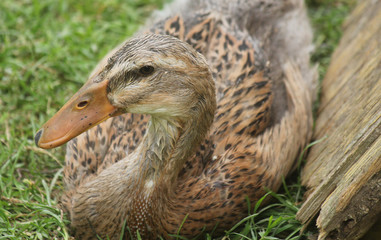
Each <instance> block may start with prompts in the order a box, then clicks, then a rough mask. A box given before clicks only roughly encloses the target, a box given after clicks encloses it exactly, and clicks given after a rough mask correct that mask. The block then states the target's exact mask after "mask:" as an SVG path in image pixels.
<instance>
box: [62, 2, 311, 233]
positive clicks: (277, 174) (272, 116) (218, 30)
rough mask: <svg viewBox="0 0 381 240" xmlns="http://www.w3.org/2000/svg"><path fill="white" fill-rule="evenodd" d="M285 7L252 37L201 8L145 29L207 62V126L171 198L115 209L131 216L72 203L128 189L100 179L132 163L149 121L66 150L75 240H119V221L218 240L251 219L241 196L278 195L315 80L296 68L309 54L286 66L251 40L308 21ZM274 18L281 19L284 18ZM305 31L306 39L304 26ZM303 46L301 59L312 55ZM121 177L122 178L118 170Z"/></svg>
mask: <svg viewBox="0 0 381 240" xmlns="http://www.w3.org/2000/svg"><path fill="white" fill-rule="evenodd" d="M211 2H212V1H211ZM239 2H241V1H239ZM253 2H256V1H253ZM258 2H266V1H258ZM269 2H270V1H269ZM285 2H287V4H286V3H285V4H284V5H287V8H286V7H284V8H280V7H279V8H276V9H277V11H279V12H278V15H274V18H276V21H275V20H274V21H273V23H270V22H268V24H267V25H266V26H265V27H263V28H260V27H259V28H258V29H257V30H253V29H249V28H247V29H242V26H241V25H240V24H238V23H237V22H236V20H237V19H235V18H234V16H235V15H234V14H231V15H224V14H221V13H220V12H218V11H216V9H213V8H212V9H210V7H207V6H206V7H205V9H204V10H202V11H196V12H191V13H189V12H188V13H187V14H184V12H182V13H183V14H181V10H180V14H177V15H174V16H173V17H169V18H164V20H159V21H156V23H155V25H154V26H153V27H152V26H151V27H150V29H149V32H154V33H158V34H168V35H172V36H175V37H177V38H179V39H180V40H182V41H185V42H187V43H189V44H190V45H191V46H192V47H193V48H194V49H196V50H197V51H198V52H200V53H202V54H203V55H204V56H205V57H206V59H207V62H208V63H209V66H210V68H211V71H212V74H213V78H214V80H215V87H216V99H217V109H216V113H215V115H214V121H213V124H212V126H211V128H210V130H209V132H208V133H207V135H206V136H205V139H204V140H203V141H202V142H201V144H200V145H199V146H196V149H195V151H194V153H193V154H192V155H191V156H190V157H189V158H187V159H186V161H185V164H184V165H183V166H182V167H181V170H180V171H179V174H178V177H177V180H176V182H175V184H174V191H172V192H171V191H168V189H166V188H163V191H164V192H165V193H167V194H166V195H165V194H164V196H163V194H156V193H153V194H152V195H151V196H150V197H149V198H147V197H144V196H145V195H144V194H142V193H136V194H135V197H133V199H119V201H124V202H127V203H126V205H129V204H130V205H132V206H131V207H130V208H129V209H126V208H124V209H123V208H120V207H119V206H118V205H115V204H116V202H115V201H113V200H112V199H102V200H103V203H102V204H104V205H105V206H106V207H108V209H109V211H108V213H109V215H100V216H96V213H95V212H96V210H95V209H94V211H93V215H91V216H86V215H83V213H82V212H86V211H85V209H87V208H89V206H90V205H89V206H87V205H86V204H83V205H81V206H77V205H76V206H75V204H76V201H77V200H78V199H79V198H82V197H87V198H89V199H90V198H93V197H94V198H96V197H97V196H93V195H91V194H90V192H89V191H90V190H91V188H93V185H92V184H94V182H97V184H98V185H99V184H104V186H101V188H102V189H104V191H105V192H107V191H108V190H109V188H110V189H111V188H113V187H114V185H120V186H123V184H122V183H123V181H124V182H125V184H128V183H127V182H126V180H125V176H123V175H121V174H119V175H117V174H116V175H117V176H114V177H113V178H112V179H106V178H103V175H102V174H101V173H102V172H103V171H104V170H105V169H109V168H112V166H116V163H117V162H119V163H120V162H121V161H120V160H121V159H128V158H130V157H131V154H132V153H133V152H134V150H135V149H136V148H137V147H138V145H139V143H140V142H141V141H142V138H143V135H144V134H146V131H147V129H146V125H147V122H148V121H149V119H150V117H149V116H147V115H141V114H132V113H127V114H124V115H122V116H119V117H116V118H112V119H109V120H108V121H106V122H104V123H102V124H100V125H98V126H96V127H94V128H92V129H90V130H88V131H87V132H86V133H83V134H82V135H80V136H78V137H77V138H75V139H73V140H72V141H70V142H69V143H68V145H67V154H66V166H65V169H64V179H65V183H66V186H67V192H66V193H65V195H64V196H63V199H62V205H63V207H64V209H66V210H67V212H68V213H69V214H70V217H71V220H72V227H73V229H75V235H76V236H77V237H78V238H79V239H93V238H95V233H96V234H99V235H100V236H102V237H105V236H106V235H108V236H109V237H110V239H118V238H119V234H120V232H121V228H122V225H123V222H124V220H127V226H128V227H129V228H130V229H131V230H132V231H136V230H139V233H140V234H141V235H143V238H144V239H153V238H155V237H156V236H158V235H160V236H163V237H164V238H169V234H174V233H177V230H178V228H179V226H180V223H181V221H182V220H183V219H184V218H185V216H186V215H187V214H188V216H187V219H186V222H185V224H184V225H183V227H182V229H181V231H180V234H182V235H184V236H187V237H192V236H195V235H197V234H198V233H200V232H201V231H202V229H204V230H205V232H209V231H212V230H213V229H214V228H215V226H216V224H218V227H217V228H216V231H215V233H216V234H221V233H223V230H226V229H228V228H230V227H231V226H233V225H234V224H235V223H236V222H237V221H239V220H240V219H241V218H243V217H244V216H245V215H246V214H247V203H246V200H245V196H247V197H249V199H250V200H251V201H252V203H254V202H255V201H256V200H258V199H259V198H260V197H261V196H263V194H264V193H265V192H266V191H265V190H264V187H268V188H270V189H272V190H274V191H276V190H277V189H278V188H279V187H280V185H281V179H282V177H284V176H287V175H288V174H289V173H290V171H291V170H292V169H293V168H294V167H295V165H294V163H295V162H294V160H295V158H296V156H297V154H298V153H299V151H300V150H301V149H302V148H303V147H304V146H305V145H306V143H307V142H308V140H309V138H310V133H311V126H312V113H311V102H312V99H313V94H314V91H313V90H312V89H313V87H311V84H312V83H313V79H312V78H313V72H314V71H313V70H311V69H310V68H309V67H308V62H307V63H306V62H303V61H302V60H303V59H305V58H307V59H308V53H306V52H305V53H303V54H301V56H303V58H299V57H298V56H297V54H296V55H295V56H289V59H282V58H284V56H283V55H282V54H283V53H284V52H287V51H288V50H287V49H285V50H282V49H276V50H275V49H271V46H272V45H271V43H268V41H271V39H269V40H266V42H265V41H260V40H258V39H257V38H255V37H254V36H255V32H256V31H257V32H260V33H262V34H264V32H266V31H265V30H264V29H265V28H266V27H267V28H268V29H270V30H268V34H267V35H268V36H270V35H271V34H276V33H274V31H275V30H276V27H275V26H276V24H278V22H277V21H280V20H281V19H282V17H283V16H284V15H287V14H291V15H292V14H294V15H295V16H292V17H290V18H298V19H300V20H303V21H306V18H305V12H304V9H303V4H300V3H299V1H285ZM291 2H297V4H294V5H292V4H291ZM188 4H189V3H188ZM279 9H282V11H284V9H287V11H286V12H285V13H283V14H284V15H281V13H280V12H281V11H280V10H279ZM206 10H209V11H206ZM222 12H223V11H222ZM295 12H297V13H298V12H299V15H298V14H296V13H295ZM242 16H243V15H242ZM242 16H241V17H242ZM266 16H267V15H266ZM267 17H268V16H267ZM258 21H259V20H258ZM271 24H272V26H273V28H270V27H269V25H271ZM303 31H306V33H305V34H306V35H310V29H309V28H308V24H307V28H306V29H304V30H303ZM143 32H145V31H143ZM270 33H271V34H270ZM278 34H279V32H278ZM300 34H302V33H300ZM262 37H263V36H262ZM277 38H279V36H277ZM309 38H310V36H307V37H306V42H305V43H304V45H305V46H304V48H303V46H301V50H303V51H305V48H308V47H309V45H310V39H309ZM286 40H287V39H285V41H286ZM277 41H279V39H277ZM271 51H274V52H271ZM279 51H281V53H279V58H280V59H282V60H284V63H282V64H280V60H279V59H277V60H273V59H274V58H277V56H276V52H279ZM266 56H267V57H266ZM273 62H274V63H275V65H274V64H272V63H273ZM101 65H102V64H101ZM274 69H275V70H274ZM274 72H275V73H274ZM278 103H279V104H278ZM193 131H197V129H194V130H193ZM129 164H134V162H129ZM118 168H119V169H121V168H123V167H122V164H119V165H118ZM121 171H122V170H121ZM100 175H102V176H100ZM102 179H103V180H102ZM106 181H108V182H106ZM116 182H117V184H114V183H116ZM88 189H90V190H88ZM158 189H159V190H160V189H161V188H160V186H159V187H158ZM138 190H140V191H142V192H143V193H144V191H145V189H138ZM118 191H120V192H121V194H120V195H121V196H123V193H122V192H123V191H127V190H123V189H120V187H119V188H118ZM92 194H94V193H92ZM155 194H156V195H155ZM82 201H83V200H82ZM162 202H165V203H166V204H162ZM90 208H91V206H90ZM152 211H155V212H152ZM93 219H98V220H96V221H94V220H93ZM126 235H128V234H126Z"/></svg>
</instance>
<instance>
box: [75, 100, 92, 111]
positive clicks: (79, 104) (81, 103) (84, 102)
mask: <svg viewBox="0 0 381 240" xmlns="http://www.w3.org/2000/svg"><path fill="white" fill-rule="evenodd" d="M87 104H89V102H88V101H82V102H79V103H78V104H77V108H78V109H83V108H85V107H86V106H87Z"/></svg>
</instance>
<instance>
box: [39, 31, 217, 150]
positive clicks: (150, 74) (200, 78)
mask: <svg viewBox="0 0 381 240" xmlns="http://www.w3.org/2000/svg"><path fill="white" fill-rule="evenodd" d="M214 94H215V93H214V81H213V79H212V76H211V72H210V69H209V67H208V65H207V62H206V60H205V59H204V57H203V56H202V55H201V54H199V53H197V52H196V51H195V50H194V49H193V48H192V47H191V46H189V45H188V44H187V43H184V42H182V41H180V40H178V39H176V38H174V37H170V36H163V35H155V34H149V35H145V36H142V37H136V38H133V39H130V40H129V41H127V42H126V43H125V44H123V45H122V46H121V47H120V48H119V49H118V50H116V51H115V52H114V53H113V54H112V56H111V57H109V58H107V61H104V63H101V65H100V66H98V67H97V68H96V71H95V72H93V73H92V75H91V76H90V78H89V79H88V81H87V82H86V83H85V84H84V86H82V88H81V89H80V90H79V91H78V92H77V93H76V94H75V95H74V96H73V97H72V98H71V99H70V100H69V101H68V102H67V103H66V104H65V105H64V106H63V107H62V108H61V110H59V111H58V112H57V113H56V114H55V115H54V116H53V117H52V118H51V119H50V120H49V121H48V122H46V123H45V124H44V125H43V127H42V128H41V129H40V130H39V131H38V132H37V134H36V136H35V142H36V144H37V145H38V146H39V147H41V148H54V147H57V146H60V145H62V144H64V143H66V142H67V141H69V140H70V139H72V138H74V137H76V136H78V135H79V134H81V133H82V132H84V131H86V130H87V129H89V128H91V127H93V126H95V125H97V124H99V123H101V122H103V121H104V120H106V119H108V118H110V117H113V116H117V115H119V114H121V113H125V112H131V113H143V114H150V115H152V116H157V117H161V118H186V117H187V116H190V115H196V114H197V112H195V111H200V108H201V109H202V108H208V107H209V108H212V109H207V110H209V111H212V115H213V113H214V110H215V109H214V108H215V95H214ZM208 101H210V103H209V104H208Z"/></svg>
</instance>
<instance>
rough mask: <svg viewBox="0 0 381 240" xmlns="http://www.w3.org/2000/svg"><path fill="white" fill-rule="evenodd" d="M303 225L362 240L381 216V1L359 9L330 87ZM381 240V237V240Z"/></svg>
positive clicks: (305, 176) (306, 174)
mask: <svg viewBox="0 0 381 240" xmlns="http://www.w3.org/2000/svg"><path fill="white" fill-rule="evenodd" d="M325 136H326V138H325V139H324V140H323V141H322V142H320V143H319V144H316V145H314V146H313V147H312V148H311V151H310V154H309V156H308V158H307V163H306V165H305V167H304V169H303V172H302V184H303V185H305V186H306V187H307V189H309V190H308V191H307V194H306V195H307V199H306V201H305V202H304V204H303V205H302V207H301V209H300V210H299V212H298V214H297V218H298V219H299V220H300V221H301V222H302V223H304V224H308V223H309V222H310V221H311V220H313V219H314V217H315V216H316V215H317V214H318V218H317V220H316V225H317V227H318V229H319V237H318V239H359V238H360V237H361V236H363V235H364V234H365V233H366V231H367V230H368V229H369V228H370V227H371V226H372V224H373V223H374V222H376V220H377V218H379V217H380V215H381V1H374V0H365V1H358V4H357V6H356V8H355V10H354V11H353V12H352V14H351V15H350V16H349V18H348V19H347V21H346V23H345V26H344V34H343V37H342V39H341V41H340V44H339V46H338V48H337V49H336V51H335V53H334V54H333V56H332V60H331V64H330V67H329V69H328V71H327V75H326V76H325V78H324V80H323V83H322V96H321V104H320V107H319V110H318V118H317V120H316V128H315V133H314V138H315V139H323V138H324V137H325ZM379 239H381V236H380V238H379Z"/></svg>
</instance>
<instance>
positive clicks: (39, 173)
mask: <svg viewBox="0 0 381 240" xmlns="http://www.w3.org/2000/svg"><path fill="white" fill-rule="evenodd" d="M163 2H165V0H128V1H122V0H95V1H93V0H82V1H77V0H44V1H39V0H18V1H14V0H2V1H0V22H1V24H0V96H1V98H0V112H1V115H0V190H1V193H0V239H53V238H57V239H61V238H64V239H67V238H69V235H68V230H67V228H66V227H65V226H66V224H68V221H67V219H66V218H65V216H63V214H62V212H61V211H60V209H59V207H58V206H57V202H58V200H57V199H58V198H59V196H60V193H61V192H62V190H63V183H62V170H61V169H62V162H63V161H62V160H63V157H64V149H63V148H59V149H56V150H49V151H45V150H40V149H37V148H36V147H35V146H34V142H33V135H34V133H35V132H36V130H37V129H38V128H39V127H40V126H41V125H42V124H43V123H44V122H45V121H46V120H47V119H48V117H49V116H52V115H53V114H54V112H56V111H57V109H59V107H60V106H62V105H63V103H64V102H65V101H67V100H68V98H69V97H70V96H71V95H72V94H73V93H74V92H75V91H76V90H77V89H78V88H79V87H80V86H81V84H82V83H83V82H84V81H85V79H86V77H87V75H88V74H89V72H90V71H91V70H92V68H93V67H94V66H95V64H96V63H97V61H99V59H101V57H102V56H104V55H105V54H106V53H107V52H108V51H109V50H111V49H112V48H113V47H114V46H116V45H117V44H118V43H120V42H121V41H123V40H124V39H125V38H126V37H127V36H130V35H131V34H132V33H133V32H135V31H136V30H137V29H138V27H139V26H140V25H141V24H142V23H144V20H145V18H146V17H147V16H148V15H149V13H150V12H151V11H152V10H153V9H156V8H158V7H161V6H162V4H163ZM351 2H352V1H350V0H346V1H345V0H341V1H334V2H332V1H317V0H316V1H312V0H311V1H308V3H309V6H310V8H309V9H310V15H311V18H312V22H313V25H314V27H315V29H316V40H315V41H316V45H317V51H316V53H315V54H314V56H313V61H314V62H317V63H320V67H319V72H320V73H321V75H323V74H324V73H325V71H326V68H327V65H328V63H329V59H330V55H331V53H332V51H333V49H334V47H335V46H336V44H337V42H338V40H339V37H340V25H341V23H342V21H343V19H344V17H345V16H346V15H347V14H348V11H349V9H350V6H351V5H352V4H351ZM285 189H286V190H284V191H283V192H282V193H280V194H275V193H271V195H272V196H273V197H274V198H275V199H276V201H274V202H273V204H271V205H269V206H267V207H265V208H258V209H257V211H256V212H254V213H250V215H249V216H248V217H247V218H246V219H245V220H243V221H241V224H240V225H239V226H238V225H237V227H236V228H234V229H231V230H228V229H227V231H229V233H230V235H229V237H228V238H229V239H261V238H262V239H278V238H281V239H285V238H287V237H288V236H289V239H295V238H299V231H300V228H301V225H300V224H299V223H298V222H297V221H296V220H295V213H296V212H297V210H298V207H299V203H300V201H301V200H302V199H301V198H302V194H303V190H302V188H301V186H300V183H299V173H296V174H295V175H294V176H293V177H292V178H291V179H289V180H288V181H287V184H285ZM243 236H247V237H243ZM207 238H209V239H211V238H210V237H207Z"/></svg>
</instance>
